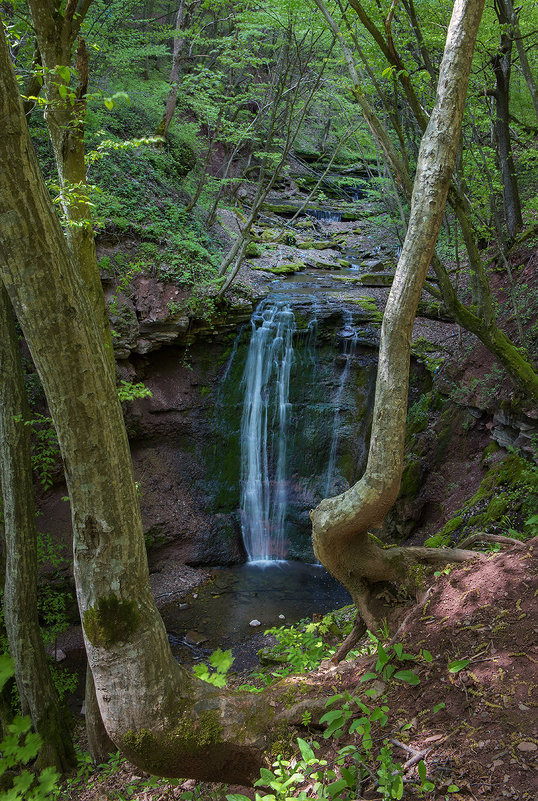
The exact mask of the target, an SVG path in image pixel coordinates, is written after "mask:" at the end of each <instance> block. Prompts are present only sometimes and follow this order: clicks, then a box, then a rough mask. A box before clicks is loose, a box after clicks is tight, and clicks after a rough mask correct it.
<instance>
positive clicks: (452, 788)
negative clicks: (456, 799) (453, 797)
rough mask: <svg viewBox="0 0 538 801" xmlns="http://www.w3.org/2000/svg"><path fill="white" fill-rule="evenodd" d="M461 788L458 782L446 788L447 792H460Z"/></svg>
mask: <svg viewBox="0 0 538 801" xmlns="http://www.w3.org/2000/svg"><path fill="white" fill-rule="evenodd" d="M459 789H460V788H459V787H458V785H457V784H449V786H448V787H447V788H446V791H447V793H457V792H459Z"/></svg>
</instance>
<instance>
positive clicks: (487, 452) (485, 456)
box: [480, 442, 500, 465]
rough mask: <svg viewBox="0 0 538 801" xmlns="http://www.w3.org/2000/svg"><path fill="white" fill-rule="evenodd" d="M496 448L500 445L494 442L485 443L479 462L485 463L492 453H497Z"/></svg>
mask: <svg viewBox="0 0 538 801" xmlns="http://www.w3.org/2000/svg"><path fill="white" fill-rule="evenodd" d="M498 450H500V445H498V444H497V443H496V442H490V443H489V445H487V446H486V447H485V448H484V450H483V451H482V457H481V459H480V464H482V465H483V464H486V463H487V462H488V460H489V458H490V456H493V454H494V453H497V451H498Z"/></svg>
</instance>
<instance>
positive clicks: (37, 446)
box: [14, 414, 60, 489]
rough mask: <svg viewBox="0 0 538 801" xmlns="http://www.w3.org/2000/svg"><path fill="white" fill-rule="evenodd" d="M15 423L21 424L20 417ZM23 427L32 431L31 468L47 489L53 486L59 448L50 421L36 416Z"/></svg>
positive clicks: (20, 416)
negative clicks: (27, 427)
mask: <svg viewBox="0 0 538 801" xmlns="http://www.w3.org/2000/svg"><path fill="white" fill-rule="evenodd" d="M14 420H15V422H16V423H20V422H23V420H22V415H16V416H15V417H14ZM24 425H25V426H29V427H30V428H31V429H32V467H33V469H34V472H35V473H36V475H37V476H38V478H39V481H40V482H41V484H42V485H43V486H44V487H45V488H46V489H48V488H49V487H52V484H53V478H52V476H53V473H54V470H55V468H56V466H57V464H58V460H59V458H60V446H59V444H58V438H57V436H56V431H55V429H54V426H53V424H52V419H51V418H50V417H46V416H45V415H43V414H36V415H35V416H34V417H33V419H31V420H24Z"/></svg>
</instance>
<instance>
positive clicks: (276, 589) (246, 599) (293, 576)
mask: <svg viewBox="0 0 538 801" xmlns="http://www.w3.org/2000/svg"><path fill="white" fill-rule="evenodd" d="M185 601H186V602H184V603H182V604H179V605H178V604H173V605H170V606H168V607H167V608H166V609H164V610H163V611H162V613H161V614H162V615H163V619H164V622H165V625H166V629H167V631H168V639H169V641H170V644H171V647H172V651H173V653H174V655H175V656H176V657H177V658H178V659H179V660H180V661H181V662H186V663H190V662H193V661H197V660H199V659H203V658H205V657H207V655H208V654H209V653H211V651H214V650H215V649H216V648H222V649H227V648H231V649H232V652H233V654H234V657H235V660H236V661H235V663H234V670H244V669H247V668H253V667H255V666H256V664H257V658H256V651H257V650H258V649H259V648H260V647H261V645H262V639H261V635H263V632H264V631H265V630H266V629H268V628H271V627H273V626H283V625H292V624H293V623H296V622H297V621H299V620H301V619H302V618H305V617H311V616H312V614H313V613H314V612H316V613H319V614H324V613H326V612H329V611H331V610H332V609H337V608H338V607H341V606H344V605H345V604H348V603H350V601H351V599H350V596H349V594H348V593H347V591H346V590H345V589H344V588H343V587H342V586H341V585H340V584H338V582H336V581H335V580H334V579H333V578H332V577H331V576H330V575H329V574H328V573H327V571H326V570H325V569H324V568H323V567H321V565H312V564H305V563H304V562H286V561H273V562H269V563H266V564H265V565H263V564H260V563H256V562H254V563H253V562H247V563H246V564H244V565H238V566H237V567H232V568H223V569H218V570H215V571H214V572H213V574H212V577H211V580H210V581H209V582H208V583H207V584H205V585H203V586H202V587H199V588H198V589H197V590H196V591H195V592H194V593H193V594H192V595H191V596H189V598H187V599H185ZM253 620H258V621H259V622H260V625H259V626H251V625H250V623H251V621H253Z"/></svg>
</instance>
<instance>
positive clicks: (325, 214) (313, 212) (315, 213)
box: [307, 209, 342, 222]
mask: <svg viewBox="0 0 538 801" xmlns="http://www.w3.org/2000/svg"><path fill="white" fill-rule="evenodd" d="M307 213H308V215H309V217H314V219H315V220H325V222H340V221H341V220H342V213H341V212H339V211H330V210H328V209H309V210H308V212H307Z"/></svg>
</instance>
